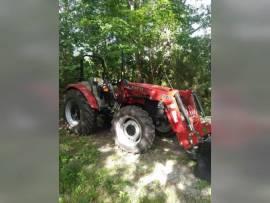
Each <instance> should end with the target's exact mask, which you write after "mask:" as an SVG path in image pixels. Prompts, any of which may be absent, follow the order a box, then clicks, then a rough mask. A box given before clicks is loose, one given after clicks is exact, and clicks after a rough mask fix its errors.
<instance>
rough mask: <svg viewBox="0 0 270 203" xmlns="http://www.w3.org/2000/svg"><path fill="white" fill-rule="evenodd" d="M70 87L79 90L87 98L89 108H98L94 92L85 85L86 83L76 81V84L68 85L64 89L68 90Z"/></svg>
mask: <svg viewBox="0 0 270 203" xmlns="http://www.w3.org/2000/svg"><path fill="white" fill-rule="evenodd" d="M70 89H76V90H78V91H80V92H81V93H82V94H83V96H84V97H85V98H86V99H87V101H88V104H89V105H90V106H91V108H93V109H96V110H99V107H98V103H97V100H96V98H95V96H94V94H93V93H92V92H91V90H90V89H89V87H87V86H86V85H84V84H82V83H76V84H70V85H68V86H67V88H66V90H70Z"/></svg>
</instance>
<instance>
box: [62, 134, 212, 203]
mask: <svg viewBox="0 0 270 203" xmlns="http://www.w3.org/2000/svg"><path fill="white" fill-rule="evenodd" d="M59 134H60V140H59V141H60V156H59V163H60V164H59V176H60V185H59V191H60V197H59V202H60V203H90V202H93V203H99V202H102V203H103V202H104V203H106V202H108V203H111V202H116V203H131V202H132V203H133V202H134V203H163V202H168V201H169V200H168V199H169V198H170V197H172V196H173V195H176V199H179V200H181V202H194V203H196V202H210V197H201V196H200V195H199V196H198V195H193V194H190V193H187V192H185V191H176V192H175V191H174V190H171V191H169V192H168V191H167V190H166V189H165V187H164V186H161V185H159V182H152V183H151V184H148V185H146V186H143V187H142V188H139V189H138V188H136V187H137V186H138V185H136V183H137V182H138V180H139V179H140V178H141V177H143V176H145V175H148V174H150V173H151V172H152V171H153V170H154V168H153V167H154V163H155V161H160V162H164V161H165V160H166V159H165V160H163V159H160V157H162V154H160V156H159V155H158V156H156V153H162V150H161V152H156V151H154V150H152V151H149V152H148V154H143V155H141V156H140V159H139V160H140V161H139V163H137V164H136V167H135V169H136V170H135V171H134V172H133V170H131V171H132V172H130V169H133V168H132V167H134V165H132V167H131V166H129V167H131V168H128V166H127V165H126V164H124V163H123V164H119V165H116V166H115V168H111V169H110V171H108V169H106V167H104V163H103V162H104V153H102V152H100V151H99V150H98V148H97V147H98V145H96V144H94V140H93V139H92V138H91V136H90V137H89V136H88V137H84V136H80V137H79V136H74V135H71V134H70V133H68V132H66V130H64V129H62V130H60V131H59ZM159 147H160V146H159ZM156 148H157V149H159V148H158V146H156ZM151 153H153V154H151ZM163 153H165V152H163ZM105 156H108V157H110V160H112V159H114V156H116V155H115V154H114V153H112V154H107V155H105ZM163 156H165V158H169V159H175V160H176V161H177V163H178V164H181V165H183V166H184V165H189V163H190V162H192V161H191V160H190V159H188V157H186V156H175V155H174V156H173V157H172V156H171V155H170V153H167V152H166V153H165V155H163ZM118 158H119V157H118ZM118 158H117V157H116V159H118ZM114 171H115V173H114ZM129 175H132V176H133V178H130V177H127V176H129ZM209 186H210V185H209V183H208V182H206V181H202V180H197V181H196V182H194V183H193V185H192V188H193V189H195V190H197V191H201V190H203V189H204V188H207V187H209ZM138 191H139V192H138ZM137 192H138V193H137Z"/></svg>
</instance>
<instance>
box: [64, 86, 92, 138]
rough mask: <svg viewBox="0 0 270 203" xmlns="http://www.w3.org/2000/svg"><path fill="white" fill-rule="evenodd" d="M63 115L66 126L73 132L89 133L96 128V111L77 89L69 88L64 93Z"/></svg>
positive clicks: (79, 133)
mask: <svg viewBox="0 0 270 203" xmlns="http://www.w3.org/2000/svg"><path fill="white" fill-rule="evenodd" d="M64 117H65V120H66V122H67V125H68V128H69V129H70V130H71V131H72V132H73V133H75V134H78V135H89V134H91V133H93V132H94V131H95V129H96V111H95V110H94V109H92V108H91V107H90V106H89V104H88V102H87V100H86V99H85V97H84V96H83V95H82V94H81V93H80V92H79V91H76V90H69V91H68V92H67V93H66V95H65V105H64Z"/></svg>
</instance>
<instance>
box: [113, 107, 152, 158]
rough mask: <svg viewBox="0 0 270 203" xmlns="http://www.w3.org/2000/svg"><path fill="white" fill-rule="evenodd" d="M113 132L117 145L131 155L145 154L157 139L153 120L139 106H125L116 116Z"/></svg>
mask: <svg viewBox="0 0 270 203" xmlns="http://www.w3.org/2000/svg"><path fill="white" fill-rule="evenodd" d="M112 132H113V134H114V135H115V143H116V145H118V146H119V147H120V148H121V149H123V150H125V151H127V152H131V153H143V152H145V151H146V150H147V149H149V148H150V147H151V146H152V144H153V141H154V138H155V126H154V124H153V120H152V118H151V117H150V116H149V115H148V113H147V112H146V111H144V110H143V109H142V108H140V107H137V106H125V107H123V108H121V109H120V110H119V112H117V113H116V114H115V115H114V118H113V120H112Z"/></svg>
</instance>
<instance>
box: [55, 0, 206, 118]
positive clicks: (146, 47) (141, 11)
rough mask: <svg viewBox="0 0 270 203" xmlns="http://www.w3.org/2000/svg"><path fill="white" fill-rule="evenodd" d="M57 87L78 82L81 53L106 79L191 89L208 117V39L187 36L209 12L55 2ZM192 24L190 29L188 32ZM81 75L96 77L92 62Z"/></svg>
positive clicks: (145, 1)
mask: <svg viewBox="0 0 270 203" xmlns="http://www.w3.org/2000/svg"><path fill="white" fill-rule="evenodd" d="M59 13H60V14H59V15H60V59H59V65H60V72H59V74H60V87H64V86H65V85H66V84H68V83H70V82H75V81H76V80H77V79H78V67H79V60H78V57H77V56H76V54H77V55H78V54H79V53H80V52H81V51H83V52H92V53H95V54H98V55H99V56H100V57H102V58H103V59H104V61H105V64H106V66H107V74H106V75H107V76H108V77H109V78H112V79H117V78H119V77H120V75H121V68H120V67H121V53H122V52H123V53H124V56H125V57H124V58H125V64H126V65H125V69H124V72H125V78H126V79H128V80H131V81H139V82H148V83H155V84H166V83H167V81H166V77H164V76H165V74H167V75H168V78H169V79H170V80H171V82H172V84H173V85H174V87H175V88H185V89H186V88H188V89H191V88H192V89H194V90H196V91H197V92H198V93H199V95H200V96H201V97H202V101H203V105H204V107H205V108H206V112H207V114H210V103H211V102H210V96H211V92H210V90H209V88H210V87H211V83H210V77H211V70H210V60H211V56H210V54H211V38H210V36H208V35H203V36H193V34H194V33H195V32H196V31H197V30H199V29H200V28H207V27H209V26H210V17H211V15H210V9H209V8H204V9H200V10H198V9H194V8H192V7H191V6H189V5H186V4H185V3H184V1H181V0H156V1H153V0H106V1H100V0H92V1H87V0H60V11H59ZM194 25H196V27H195V28H194ZM85 65H86V67H88V68H89V69H88V70H89V71H88V72H87V74H86V75H87V76H88V77H90V76H91V75H92V76H101V65H100V63H98V61H92V62H86V63H85Z"/></svg>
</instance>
